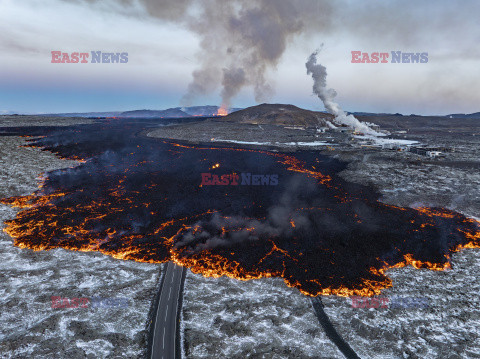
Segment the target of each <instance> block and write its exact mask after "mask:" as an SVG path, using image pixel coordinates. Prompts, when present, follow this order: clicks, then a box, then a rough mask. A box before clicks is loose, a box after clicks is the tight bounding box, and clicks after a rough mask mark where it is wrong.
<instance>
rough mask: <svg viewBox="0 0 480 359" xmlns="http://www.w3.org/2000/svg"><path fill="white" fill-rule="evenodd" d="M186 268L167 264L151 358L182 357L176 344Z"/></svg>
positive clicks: (171, 358)
mask: <svg viewBox="0 0 480 359" xmlns="http://www.w3.org/2000/svg"><path fill="white" fill-rule="evenodd" d="M185 273H186V269H185V268H183V267H179V266H177V265H175V264H173V263H172V262H169V263H168V264H167V269H166V271H165V276H164V278H163V282H162V288H161V292H160V297H159V300H158V306H157V312H156V314H155V319H154V321H155V323H154V327H153V340H152V348H151V356H150V358H151V359H175V358H177V357H178V358H179V357H180V355H179V354H180V353H178V352H177V348H179V346H177V345H176V342H175V341H176V340H180V338H177V332H178V326H179V316H178V312H179V310H180V305H181V298H182V287H183V285H182V281H183V277H184V276H185Z"/></svg>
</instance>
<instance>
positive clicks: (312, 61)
mask: <svg viewBox="0 0 480 359" xmlns="http://www.w3.org/2000/svg"><path fill="white" fill-rule="evenodd" d="M318 52H319V50H316V51H315V52H313V53H312V54H311V55H310V57H309V58H308V61H307V63H306V64H305V66H306V67H307V75H312V78H313V92H314V93H315V94H316V95H317V96H318V98H319V99H320V100H322V102H323V105H324V106H325V108H326V109H327V111H328V112H330V113H331V114H332V115H334V116H335V119H334V121H335V122H336V123H337V124H342V125H347V126H348V127H352V128H354V129H355V130H356V131H359V132H363V133H364V134H368V135H374V136H379V135H382V134H380V133H378V132H376V131H374V130H372V129H371V128H370V127H368V125H366V124H365V123H363V122H360V121H359V120H357V119H356V118H355V117H354V116H353V115H347V114H346V113H345V111H343V110H342V108H341V107H340V105H339V104H338V103H336V102H335V101H334V98H335V96H337V92H336V91H335V90H334V89H332V88H327V68H326V67H325V66H322V65H321V64H318V63H317V55H318Z"/></svg>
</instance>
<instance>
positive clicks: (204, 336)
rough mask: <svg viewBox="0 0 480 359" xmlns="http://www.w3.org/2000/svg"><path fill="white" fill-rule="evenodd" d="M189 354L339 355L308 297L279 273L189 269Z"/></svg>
mask: <svg viewBox="0 0 480 359" xmlns="http://www.w3.org/2000/svg"><path fill="white" fill-rule="evenodd" d="M185 289H186V292H185V297H184V301H183V308H184V309H183V320H184V323H183V327H184V336H185V351H186V357H187V358H231V359H233V358H238V359H243V358H341V357H342V355H341V353H340V352H339V351H338V349H337V348H336V346H335V345H333V344H332V343H331V342H330V340H329V339H328V338H327V337H326V335H325V333H324V332H323V330H322V328H321V327H320V326H319V324H318V320H317V318H316V317H315V313H314V311H313V309H312V305H311V303H310V299H309V298H308V297H306V296H304V295H302V294H300V293H299V292H298V290H296V289H293V288H288V287H287V286H286V285H285V284H284V282H283V280H282V279H280V278H267V279H259V280H253V281H248V282H241V281H237V280H235V279H230V278H227V277H222V278H218V279H214V278H204V277H203V276H201V275H197V274H193V273H191V272H190V271H189V272H188V274H187V279H186V282H185Z"/></svg>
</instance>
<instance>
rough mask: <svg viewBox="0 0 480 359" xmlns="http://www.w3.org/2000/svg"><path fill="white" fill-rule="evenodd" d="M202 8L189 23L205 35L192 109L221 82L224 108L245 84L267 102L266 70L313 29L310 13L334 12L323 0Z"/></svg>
mask: <svg viewBox="0 0 480 359" xmlns="http://www.w3.org/2000/svg"><path fill="white" fill-rule="evenodd" d="M197 5H199V7H200V14H198V13H197V14H195V16H194V17H189V18H188V20H187V23H186V25H187V26H188V27H189V28H190V29H191V30H193V31H194V32H196V33H197V34H198V35H199V36H200V39H201V44H200V45H201V50H200V53H199V54H198V58H199V60H200V66H199V68H198V69H197V70H195V71H194V73H193V81H192V82H191V83H190V85H189V86H188V90H187V93H186V94H185V96H184V97H183V99H182V105H190V104H191V102H192V101H193V99H194V98H195V97H197V96H199V95H203V94H206V93H208V92H210V91H211V90H212V87H216V86H217V84H219V83H220V84H221V87H222V90H221V96H222V107H224V108H228V107H230V105H231V101H232V98H234V97H235V96H236V95H237V94H238V93H239V91H240V90H241V89H242V88H243V87H245V86H251V87H253V90H254V95H255V100H256V101H257V102H263V101H266V100H267V99H268V98H269V97H270V96H271V95H272V94H273V89H272V87H271V85H270V84H269V83H268V81H267V78H266V71H267V70H268V69H271V68H275V66H276V65H277V64H278V62H279V60H280V58H281V56H282V54H283V53H284V51H285V49H286V47H287V45H288V43H289V42H290V41H291V40H292V39H293V38H294V37H295V36H296V35H299V34H300V33H302V32H303V31H304V30H305V29H306V28H307V27H308V28H310V25H307V23H310V22H311V21H312V19H311V18H310V17H309V16H308V12H309V11H311V10H312V8H313V9H317V8H319V7H322V8H324V9H325V10H324V13H325V14H328V13H329V12H330V10H329V5H326V4H325V3H324V2H323V1H311V0H307V1H291V0H256V1H228V2H226V1H222V0H218V1H204V2H202V3H201V4H197ZM317 21H318V24H322V23H328V20H325V21H324V19H317ZM320 26H323V25H320ZM318 27H319V25H315V28H317V29H318Z"/></svg>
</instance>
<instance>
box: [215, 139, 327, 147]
mask: <svg viewBox="0 0 480 359" xmlns="http://www.w3.org/2000/svg"><path fill="white" fill-rule="evenodd" d="M211 141H212V142H228V143H236V144H239V145H260V146H262V145H263V146H280V147H284V146H306V147H315V146H328V145H330V143H328V142H325V141H312V142H256V141H236V140H222V139H217V138H213V139H212V140H211Z"/></svg>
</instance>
